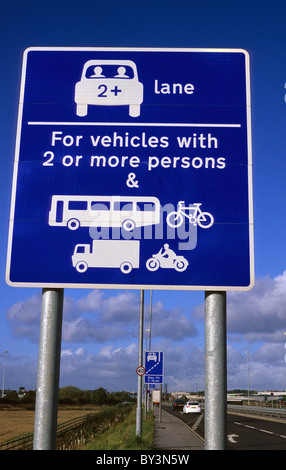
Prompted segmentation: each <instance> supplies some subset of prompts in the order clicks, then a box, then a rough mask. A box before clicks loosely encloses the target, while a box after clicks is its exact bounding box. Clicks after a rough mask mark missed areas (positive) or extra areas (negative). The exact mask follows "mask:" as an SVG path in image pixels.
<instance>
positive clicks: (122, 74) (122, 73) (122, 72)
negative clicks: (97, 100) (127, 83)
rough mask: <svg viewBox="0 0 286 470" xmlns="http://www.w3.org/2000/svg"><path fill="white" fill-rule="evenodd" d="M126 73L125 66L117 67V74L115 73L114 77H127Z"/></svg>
mask: <svg viewBox="0 0 286 470" xmlns="http://www.w3.org/2000/svg"><path fill="white" fill-rule="evenodd" d="M125 74H126V68H125V67H118V70H117V75H115V77H116V78H129V77H128V75H125Z"/></svg>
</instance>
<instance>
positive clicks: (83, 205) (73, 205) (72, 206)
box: [68, 201, 87, 211]
mask: <svg viewBox="0 0 286 470" xmlns="http://www.w3.org/2000/svg"><path fill="white" fill-rule="evenodd" d="M68 210H69V211H86V210H87V201H69V203H68Z"/></svg>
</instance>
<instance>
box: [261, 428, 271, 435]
mask: <svg viewBox="0 0 286 470" xmlns="http://www.w3.org/2000/svg"><path fill="white" fill-rule="evenodd" d="M257 430H258V431H261V432H266V433H267V434H275V433H274V432H272V431H266V429H259V428H257Z"/></svg>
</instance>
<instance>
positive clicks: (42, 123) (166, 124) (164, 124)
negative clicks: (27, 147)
mask: <svg viewBox="0 0 286 470" xmlns="http://www.w3.org/2000/svg"><path fill="white" fill-rule="evenodd" d="M28 125H30V126H138V127H140V126H141V127H142V126H150V127H241V124H202V123H198V124H197V123H169V122H45V121H28Z"/></svg>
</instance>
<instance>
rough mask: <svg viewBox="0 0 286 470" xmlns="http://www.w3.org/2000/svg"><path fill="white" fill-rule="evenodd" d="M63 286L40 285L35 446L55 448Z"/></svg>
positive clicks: (35, 448)
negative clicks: (41, 286)
mask: <svg viewBox="0 0 286 470" xmlns="http://www.w3.org/2000/svg"><path fill="white" fill-rule="evenodd" d="M63 299H64V289H43V292H42V316H41V330H40V341H39V360H38V380H37V392H36V412H35V424H34V450H55V449H56V437H57V414H58V395H59V393H58V392H59V375H60V356H61V336H62V316H63Z"/></svg>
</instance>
